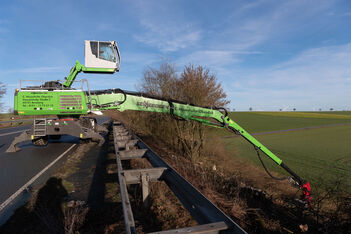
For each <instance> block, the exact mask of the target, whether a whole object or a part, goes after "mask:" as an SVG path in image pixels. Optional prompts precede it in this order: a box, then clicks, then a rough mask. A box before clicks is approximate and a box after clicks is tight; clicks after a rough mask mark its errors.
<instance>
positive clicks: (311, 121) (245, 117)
mask: <svg viewBox="0 0 351 234" xmlns="http://www.w3.org/2000/svg"><path fill="white" fill-rule="evenodd" d="M335 116H336V117H335ZM229 117H230V118H231V119H233V120H234V121H235V122H236V123H238V124H239V125H240V126H241V127H243V128H244V129H245V130H247V131H248V132H250V133H257V132H266V131H276V130H285V129H294V128H305V127H311V126H325V125H331V124H343V123H351V111H350V112H343V114H335V112H330V114H329V113H326V112H325V113H319V112H314V113H310V112H231V113H229ZM211 131H214V132H215V134H216V135H219V136H230V135H232V133H230V132H228V131H223V129H216V130H211Z"/></svg>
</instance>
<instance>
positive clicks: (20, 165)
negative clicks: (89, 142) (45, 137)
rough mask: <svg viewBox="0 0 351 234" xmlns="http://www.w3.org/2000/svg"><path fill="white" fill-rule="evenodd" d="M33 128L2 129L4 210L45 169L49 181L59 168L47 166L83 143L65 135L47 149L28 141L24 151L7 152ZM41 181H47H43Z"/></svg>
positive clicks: (0, 192)
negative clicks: (24, 132)
mask: <svg viewBox="0 0 351 234" xmlns="http://www.w3.org/2000/svg"><path fill="white" fill-rule="evenodd" d="M107 120H108V117H105V116H102V117H99V118H98V123H99V124H101V123H102V122H105V121H107ZM29 128H30V125H26V126H19V127H12V128H6V129H0V207H1V205H2V204H4V202H6V201H8V200H9V198H10V197H11V196H12V195H13V194H15V193H16V192H17V191H19V189H20V188H22V187H23V186H24V185H25V184H26V183H28V182H29V181H30V180H31V179H32V178H33V177H35V176H36V175H38V173H40V172H43V170H44V171H45V173H44V174H43V176H41V177H45V178H48V177H49V176H50V174H51V173H52V172H53V169H54V168H55V166H52V168H50V169H51V170H50V169H49V170H47V171H46V167H47V166H48V165H50V164H51V163H52V162H54V161H55V160H56V159H57V158H58V157H60V156H61V157H62V156H63V153H65V152H66V151H67V150H68V149H69V148H73V147H72V146H73V145H74V144H77V143H79V138H76V137H72V136H63V137H61V139H60V140H49V144H48V145H47V146H45V147H35V146H33V145H32V143H31V142H30V141H27V142H23V143H21V144H19V147H20V149H21V150H20V151H18V152H15V153H5V151H6V150H7V148H8V147H9V146H10V144H11V142H12V140H13V138H14V137H16V136H18V135H19V134H21V132H22V131H24V130H26V129H29ZM61 157H60V158H61ZM55 164H57V163H55ZM40 179H41V182H43V178H40ZM44 181H45V180H44ZM22 195H23V194H22ZM16 200H19V198H17V199H16ZM14 203H18V201H16V202H14ZM4 210H5V209H4ZM4 210H3V211H1V210H0V216H4V214H3V213H2V212H4ZM1 218H2V217H0V225H1V224H2V221H1Z"/></svg>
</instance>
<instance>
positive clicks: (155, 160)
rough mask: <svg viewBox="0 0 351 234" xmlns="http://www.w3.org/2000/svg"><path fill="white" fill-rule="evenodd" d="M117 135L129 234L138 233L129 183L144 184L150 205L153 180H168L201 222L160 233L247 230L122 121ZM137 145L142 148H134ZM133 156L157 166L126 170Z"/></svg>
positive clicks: (115, 123) (180, 198)
mask: <svg viewBox="0 0 351 234" xmlns="http://www.w3.org/2000/svg"><path fill="white" fill-rule="evenodd" d="M113 135H114V146H115V153H116V162H117V169H118V180H119V185H120V193H121V198H122V206H123V215H124V221H125V225H126V233H136V228H135V223H134V217H133V213H132V208H131V204H130V201H129V196H128V191H127V184H141V187H142V196H143V201H144V204H147V203H148V192H149V182H154V181H164V182H165V183H166V184H167V185H168V187H169V188H170V189H171V191H172V192H173V193H174V194H175V195H176V197H177V198H178V199H179V200H180V202H181V203H182V204H183V206H184V207H185V208H186V209H187V210H188V211H189V213H190V214H191V216H192V217H193V218H194V219H195V220H196V221H197V222H198V224H199V225H198V226H194V227H186V228H181V229H175V230H168V231H161V232H156V233H219V232H220V233H246V232H245V231H244V230H243V229H242V228H241V227H240V226H239V225H238V224H236V223H235V222H234V221H233V220H232V219H231V218H229V217H228V216H227V215H226V214H225V213H224V212H223V211H221V210H220V209H219V208H218V207H216V206H215V205H214V204H213V203H212V202H211V201H209V200H208V199H207V198H206V197H205V196H204V195H203V194H202V193H201V192H200V191H199V190H197V189H196V188H195V187H194V186H193V185H192V184H190V183H189V182H188V181H187V180H186V179H185V178H184V177H182V176H181V175H179V174H178V173H177V171H176V170H174V169H173V168H172V167H171V166H169V165H168V164H167V163H166V162H165V161H164V160H162V159H161V158H160V157H159V156H158V155H157V154H156V153H155V152H153V151H152V150H151V149H150V148H149V147H148V146H147V145H146V144H145V143H144V142H143V141H142V140H141V139H140V138H138V137H137V136H135V135H133V134H131V133H130V132H129V131H128V130H127V129H125V128H124V126H123V125H122V124H121V123H119V122H114V124H113ZM135 146H138V149H133V147H135ZM133 158H145V159H147V160H148V161H149V162H150V164H151V165H152V166H153V168H147V169H133V170H124V169H123V168H122V160H130V159H133Z"/></svg>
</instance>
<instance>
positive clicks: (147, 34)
mask: <svg viewBox="0 0 351 234" xmlns="http://www.w3.org/2000/svg"><path fill="white" fill-rule="evenodd" d="M176 7H177V6H174V3H171V2H168V3H163V4H160V2H158V1H157V2H155V1H147V3H145V2H144V1H138V2H137V5H136V7H135V11H134V13H135V14H136V16H137V17H138V19H139V23H140V25H141V26H142V28H143V30H142V31H143V32H141V33H138V34H134V38H135V39H136V40H138V41H139V42H142V43H144V44H147V45H150V46H153V47H157V48H158V49H159V50H161V51H162V52H164V53H167V52H174V51H177V50H179V49H184V48H186V47H189V46H192V45H194V44H195V43H196V42H198V41H199V40H200V39H201V34H202V32H201V30H200V29H199V28H197V27H196V26H195V25H194V24H193V22H191V21H190V20H187V19H186V18H185V17H184V16H183V15H182V14H179V13H177V10H176Z"/></svg>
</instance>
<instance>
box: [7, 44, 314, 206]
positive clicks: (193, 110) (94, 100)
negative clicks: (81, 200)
mask: <svg viewBox="0 0 351 234" xmlns="http://www.w3.org/2000/svg"><path fill="white" fill-rule="evenodd" d="M120 64H121V56H120V53H119V49H118V46H117V43H116V42H115V41H85V65H82V64H81V63H79V62H78V61H76V63H75V66H74V67H73V68H72V69H71V71H70V73H69V75H68V76H67V78H66V79H65V81H64V82H62V83H61V82H59V81H49V82H45V83H42V84H40V85H39V86H28V87H21V85H20V88H19V89H16V91H15V100H14V101H15V103H14V111H15V114H18V115H34V116H39V117H40V116H48V115H49V116H57V117H55V118H46V117H45V118H44V117H43V118H35V119H34V122H33V125H32V127H31V129H30V130H27V131H24V132H23V133H22V134H21V135H19V136H18V137H16V138H15V139H14V141H13V142H12V144H11V145H10V147H9V148H8V149H7V151H6V152H16V151H17V150H19V147H18V144H19V143H20V142H23V141H27V140H31V141H32V143H33V144H34V145H41V146H42V145H46V144H47V143H48V139H49V138H55V139H58V138H60V136H62V135H72V136H76V137H79V138H81V139H90V140H93V141H98V142H99V144H100V145H102V144H103V143H104V138H103V137H102V135H101V133H103V132H105V131H107V129H106V128H104V127H103V126H100V125H98V124H97V121H96V119H95V118H94V117H91V116H90V115H89V116H86V114H88V113H96V114H101V111H104V110H118V111H125V110H134V111H147V112H158V113H166V114H170V115H172V116H174V117H175V118H177V119H182V120H189V121H197V122H200V123H202V124H204V125H208V126H211V127H217V128H223V129H228V130H230V131H232V132H233V133H234V134H237V135H240V136H242V137H243V138H244V139H246V140H247V141H248V142H249V143H251V144H252V145H253V147H254V149H255V150H256V152H257V154H258V158H259V159H260V161H261V163H262V165H263V166H264V164H263V161H262V159H261V157H260V153H261V152H262V153H263V154H265V155H266V156H268V157H269V158H270V159H272V160H273V161H274V162H275V163H276V164H277V165H279V166H280V167H282V168H283V169H284V170H286V171H287V172H288V173H289V174H290V175H291V176H290V177H289V179H290V181H291V182H292V183H293V184H295V185H296V186H298V187H299V188H300V189H301V190H302V192H303V197H304V200H305V202H306V203H307V204H308V205H309V204H310V202H311V188H310V184H309V182H307V181H306V180H304V179H302V178H301V177H300V176H298V175H297V174H296V173H295V172H294V171H292V170H291V169H290V168H289V167H288V166H287V165H286V164H284V162H283V161H282V160H281V159H280V158H279V157H278V156H276V155H275V154H274V153H273V152H271V151H270V150H269V149H268V148H266V147H265V146H264V145H263V144H261V143H260V142H259V141H258V140H256V139H255V138H254V137H253V136H252V135H251V134H249V133H248V132H247V131H246V130H244V129H243V128H242V127H240V126H239V125H238V124H237V123H236V122H234V121H233V120H232V119H230V118H229V116H228V113H227V111H226V110H225V108H216V107H200V106H195V105H192V104H190V103H184V102H180V101H176V100H169V99H162V98H159V97H153V96H149V95H147V94H143V93H136V92H128V91H124V90H121V89H107V90H98V91H92V90H90V88H89V85H88V81H87V80H85V79H83V80H81V81H80V82H81V87H83V86H84V83H86V84H87V85H86V86H87V90H85V91H84V90H83V88H81V89H76V88H72V84H73V82H74V81H75V78H76V77H77V75H78V73H80V72H83V73H111V74H112V73H115V72H118V71H119V68H120ZM264 168H265V170H266V172H267V173H268V174H269V175H270V176H271V177H273V178H275V177H274V176H273V175H271V174H270V173H269V171H268V170H267V168H266V167H265V166H264Z"/></svg>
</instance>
